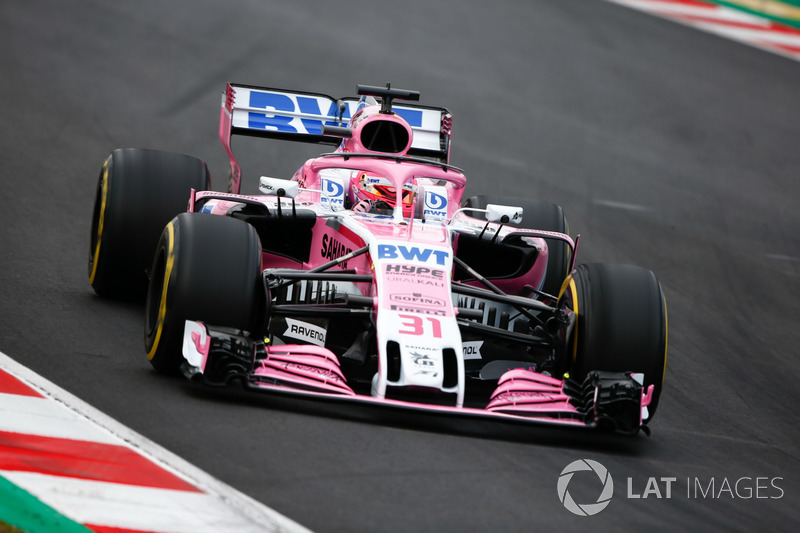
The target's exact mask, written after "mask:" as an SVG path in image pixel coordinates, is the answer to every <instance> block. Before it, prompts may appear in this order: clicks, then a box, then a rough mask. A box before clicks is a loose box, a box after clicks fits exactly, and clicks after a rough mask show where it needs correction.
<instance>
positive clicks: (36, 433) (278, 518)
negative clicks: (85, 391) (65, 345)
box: [0, 352, 307, 533]
mask: <svg viewBox="0 0 800 533" xmlns="http://www.w3.org/2000/svg"><path fill="white" fill-rule="evenodd" d="M35 531H63V532H89V531H94V532H95V533H137V532H145V531H146V532H161V531H165V532H166V531H169V532H174V533H180V532H186V533H201V532H219V531H236V532H242V533H247V532H253V533H255V532H265V531H276V532H278V531H281V532H304V531H307V530H306V529H305V528H303V527H302V526H300V525H298V524H296V523H294V522H292V521H291V520H289V519H288V518H286V517H284V516H282V515H280V514H278V513H277V512H275V511H273V510H271V509H269V508H268V507H265V506H264V505H262V504H260V503H258V502H256V501H255V500H252V499H251V498H249V497H248V496H245V495H244V494H242V493H240V492H238V491H236V490H235V489H233V488H231V487H229V486H227V485H225V484H223V483H221V482H220V481H218V480H216V479H214V478H212V477H211V476H209V475H208V474H206V473H204V472H202V471H200V470H198V469H197V468H195V467H194V466H192V465H190V464H189V463H187V462H185V461H184V460H183V459H181V458H179V457H177V456H175V455H173V454H172V453H170V452H168V451H167V450H165V449H163V448H161V447H159V446H158V445H156V444H155V443H153V442H151V441H149V440H147V439H145V438H144V437H143V436H141V435H139V434H137V433H135V432H133V431H132V430H130V429H128V428H126V427H125V426H122V425H121V424H120V423H118V422H116V421H115V420H113V419H111V418H109V417H108V416H106V415H104V414H103V413H101V412H99V411H97V410H96V409H94V408H92V407H91V406H89V405H87V404H86V403H84V402H82V401H81V400H79V399H78V398H76V397H75V396H73V395H72V394H70V393H68V392H66V391H65V390H63V389H61V388H59V387H58V386H56V385H54V384H53V383H51V382H49V381H47V380H46V379H44V378H43V377H41V376H39V375H37V374H35V373H34V372H33V371H31V370H29V369H28V368H26V367H24V366H22V365H20V364H18V363H16V362H15V361H14V360H12V359H11V358H9V357H8V356H6V355H5V354H3V353H2V352H0V532H3V533H6V532H13V533H17V532H35Z"/></svg>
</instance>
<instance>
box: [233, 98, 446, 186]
mask: <svg viewBox="0 0 800 533" xmlns="http://www.w3.org/2000/svg"><path fill="white" fill-rule="evenodd" d="M358 103H359V99H358V98H353V97H348V98H339V99H335V98H332V97H330V96H328V95H325V94H318V93H308V92H302V91H287V90H284V89H271V88H268V87H256V86H250V85H236V84H230V83H229V84H228V85H227V86H226V88H225V92H224V93H223V95H222V108H221V110H220V124H219V137H220V140H221V141H222V145H223V146H224V147H225V151H226V152H227V153H228V158H229V159H230V163H231V175H230V180H229V183H228V191H229V192H233V193H238V192H239V188H240V183H241V170H240V168H239V164H238V163H237V161H236V158H235V157H234V155H233V152H232V151H231V137H232V136H233V135H248V136H254V137H265V138H271V139H284V140H289V141H300V142H310V143H318V144H329V145H332V146H338V145H339V144H340V143H341V142H342V139H341V137H334V136H332V135H324V134H323V133H322V126H323V124H324V125H326V126H347V124H348V122H349V121H350V117H351V116H352V115H353V113H355V112H356V108H357V107H358ZM392 111H394V112H395V113H397V114H398V115H400V116H401V117H403V119H405V121H406V122H408V124H409V125H410V126H411V129H412V131H413V132H414V137H413V142H412V144H411V148H410V150H409V151H408V155H409V156H412V157H422V158H426V159H431V160H433V161H436V162H439V163H448V162H449V159H450V126H451V121H452V115H451V114H450V112H449V111H448V110H447V109H445V108H441V107H428V106H422V105H418V104H409V103H405V102H404V103H402V104H394V105H393V106H392Z"/></svg>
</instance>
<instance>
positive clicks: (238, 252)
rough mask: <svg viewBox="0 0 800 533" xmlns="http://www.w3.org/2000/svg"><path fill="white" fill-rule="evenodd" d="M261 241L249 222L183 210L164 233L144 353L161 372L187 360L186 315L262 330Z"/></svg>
mask: <svg viewBox="0 0 800 533" xmlns="http://www.w3.org/2000/svg"><path fill="white" fill-rule="evenodd" d="M262 294H263V287H262V283H261V242H260V241H259V238H258V234H257V233H256V230H255V229H254V228H253V227H252V226H251V225H250V224H248V223H246V222H243V221H241V220H235V219H232V218H227V217H223V216H218V215H207V214H198V213H183V214H180V215H178V216H177V217H175V218H174V219H173V220H172V221H171V222H169V223H168V224H167V226H166V227H165V228H164V231H163V232H162V234H161V239H160V240H159V242H158V246H157V248H156V255H155V258H154V260H153V269H152V275H151V278H150V284H149V285H148V288H147V304H146V308H145V309H146V311H145V331H144V333H145V352H146V354H147V358H148V359H149V360H150V363H151V364H152V365H153V368H155V369H156V370H157V371H159V372H162V373H165V374H173V373H176V372H177V371H178V369H179V368H180V365H181V363H182V362H183V356H182V342H183V329H184V324H185V321H186V320H198V321H201V322H205V323H207V324H209V325H214V326H222V327H230V328H235V329H239V330H245V331H248V332H254V331H256V330H258V329H259V328H260V327H261V325H262V323H263V320H261V319H260V318H259V317H260V315H262V314H263V312H262V311H261V310H262V309H263V300H264V298H263V295H262Z"/></svg>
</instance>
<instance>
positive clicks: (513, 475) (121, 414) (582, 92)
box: [0, 0, 800, 531]
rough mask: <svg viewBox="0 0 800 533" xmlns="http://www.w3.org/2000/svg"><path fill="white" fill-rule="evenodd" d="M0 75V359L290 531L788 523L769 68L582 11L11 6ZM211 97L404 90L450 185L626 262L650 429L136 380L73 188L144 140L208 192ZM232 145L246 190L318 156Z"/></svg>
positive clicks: (218, 175)
mask: <svg viewBox="0 0 800 533" xmlns="http://www.w3.org/2000/svg"><path fill="white" fill-rule="evenodd" d="M0 65H1V66H2V76H0V99H2V102H3V105H2V107H0V117H2V118H1V122H0V124H2V125H1V126H0V146H2V150H1V151H0V154H2V155H0V161H1V162H2V167H0V168H2V174H1V175H0V179H1V180H2V209H0V249H1V250H2V255H0V350H2V351H3V352H5V353H7V354H9V355H11V356H12V357H14V358H15V359H16V360H18V361H19V362H21V363H22V364H24V365H26V366H28V367H30V368H31V369H33V370H34V371H36V372H38V373H40V374H41V375H43V376H44V377H46V378H47V379H50V380H52V381H54V382H55V383H57V384H58V385H60V386H62V387H63V388H65V389H67V390H68V391H70V392H72V393H73V394H75V395H77V396H79V397H80V398H82V399H83V400H85V401H87V402H89V403H90V404H92V405H94V406H95V407H97V408H98V409H100V410H102V411H104V412H106V413H107V414H109V415H110V416H112V417H114V418H116V419H117V420H119V421H120V422H122V423H124V424H126V425H128V426H129V427H131V428H132V429H134V430H135V431H137V432H140V433H142V434H143V435H145V436H146V437H148V438H150V439H152V440H154V441H156V442H157V443H159V444H161V445H162V446H164V447H166V448H168V449H170V450H171V451H173V452H175V453H177V454H179V455H181V456H183V457H184V458H185V459H187V460H188V461H190V462H191V463H193V464H195V465H197V466H199V467H200V468H202V469H204V470H206V471H207V472H209V473H210V474H212V475H213V476H215V477H217V478H219V479H220V480H222V481H224V482H226V483H228V484H231V485H233V486H235V487H236V488H238V489H240V490H241V491H243V492H245V493H247V494H249V495H251V496H252V497H254V498H256V499H258V500H259V501H261V502H263V503H265V504H266V505H269V506H270V507H273V508H274V509H276V510H278V511H279V512H281V513H283V514H285V515H287V516H288V517H290V518H292V519H294V520H296V521H299V522H300V523H302V524H304V525H305V526H307V527H309V528H311V529H314V530H318V531H345V530H346V531H486V530H498V531H514V530H516V531H521V530H534V529H544V528H547V529H551V530H555V531H570V530H600V531H602V530H611V529H612V528H613V529H621V528H624V529H630V530H634V529H640V528H642V527H648V528H650V529H652V530H674V529H682V530H697V529H700V528H702V529H704V530H729V531H730V530H741V531H752V530H755V529H758V530H775V531H777V530H787V531H794V530H796V527H797V525H798V524H799V523H800V511H799V510H798V509H799V508H800V505H798V504H800V479H799V476H800V467H799V465H798V458H797V456H798V442H800V430H798V411H797V400H798V383H799V382H800V361H799V360H798V354H799V353H800V352H799V351H798V346H800V333H799V331H800V328H798V326H797V322H798V319H800V308H799V307H798V301H800V239H798V235H799V234H800V213H798V209H797V202H798V200H799V199H800V179H798V178H800V172H799V171H800V149H799V148H800V147H799V146H798V140H799V139H800V98H798V88H800V64H798V63H797V62H793V61H790V60H788V59H785V58H782V57H778V56H773V55H770V54H768V53H765V52H762V51H759V50H756V49H752V48H748V47H746V46H743V45H740V44H736V43H733V42H729V41H725V40H723V39H720V38H718V37H715V36H711V35H707V34H704V33H700V32H697V31H695V30H692V29H689V28H686V27H683V26H680V25H677V24H674V23H671V22H669V21H665V20H660V19H657V18H653V17H650V16H648V15H646V14H642V13H638V12H634V11H629V10H627V9H624V8H621V7H619V6H617V5H613V4H609V3H606V2H603V1H599V0H598V1H595V0H565V1H561V2H552V1H548V0H525V1H519V0H497V1H494V2H480V1H476V0H470V1H459V2H455V1H453V2H429V1H417V0H408V1H405V2H403V3H402V5H400V4H398V5H397V6H396V7H394V8H392V7H390V6H389V5H373V3H370V2H350V1H344V2H320V1H314V2H312V1H303V0H300V1H296V2H291V3H289V2H269V1H256V0H251V1H246V0H233V1H225V2H212V1H200V0H196V1H191V2H189V1H183V2H180V1H173V2H153V1H137V2H100V1H84V2H59V1H55V0H53V1H38V0H31V1H26V2H10V1H8V2H3V3H0ZM227 81H236V82H240V83H249V84H263V85H269V86H275V87H285V88H294V89H303V90H309V91H319V92H325V93H328V94H331V95H334V96H345V95H350V94H352V93H353V91H354V88H355V85H356V84H357V83H368V84H375V85H378V84H383V83H385V82H387V81H391V82H392V84H393V86H395V87H403V88H411V89H418V90H420V91H421V92H422V95H423V96H422V102H423V103H428V104H431V105H444V106H447V107H449V108H450V110H451V111H452V112H453V113H454V115H455V120H454V136H453V139H454V147H453V155H452V162H453V163H454V164H456V165H457V166H460V167H462V168H464V169H466V172H467V175H468V177H469V178H470V179H471V181H470V188H469V191H470V192H471V193H475V194H480V193H486V192H489V191H493V192H497V193H500V194H515V195H523V196H531V197H541V198H545V199H549V200H552V201H555V202H557V203H560V204H561V205H563V206H564V208H565V210H566V212H567V215H568V218H569V220H570V226H571V231H572V233H573V234H577V233H580V234H581V245H580V260H581V261H582V262H594V261H609V262H621V263H634V264H639V265H642V266H645V267H648V268H651V269H653V270H654V271H655V272H656V273H657V275H658V276H659V278H660V280H661V283H662V284H663V287H664V290H665V294H666V297H667V301H668V306H669V313H670V314H669V333H670V339H669V340H670V351H669V359H668V368H667V376H666V384H665V387H664V393H663V396H662V399H661V404H660V408H659V412H658V414H657V416H656V418H655V420H654V422H653V424H652V429H653V435H652V437H650V438H647V437H644V436H642V437H639V438H636V439H633V440H630V439H628V440H626V439H622V440H619V439H599V438H595V437H593V436H591V435H586V434H584V433H580V434H576V433H575V432H561V431H519V430H518V429H515V428H505V427H499V428H498V427H489V428H483V427H479V428H470V429H469V430H468V431H462V432H458V431H453V430H452V428H450V429H448V428H447V427H446V426H445V425H444V424H441V423H439V422H438V421H427V422H426V423H424V424H420V425H413V424H412V425H409V424H407V423H401V422H398V421H395V420H389V419H387V418H385V417H381V416H380V415H379V414H376V413H349V412H346V411H345V412H341V413H340V411H341V410H340V409H335V410H334V409H329V408H325V407H320V406H315V405H304V406H302V407H300V408H292V406H291V403H287V402H274V401H267V400H255V401H250V400H248V399H247V398H242V397H240V395H227V394H218V393H212V394H206V393H205V391H202V390H200V391H198V390H195V389H193V388H191V387H188V386H187V385H185V384H184V383H183V382H182V381H181V380H180V379H178V378H176V379H169V378H165V377H162V376H159V375H157V374H156V373H155V372H154V371H152V370H151V369H150V366H149V364H148V363H147V361H146V359H145V357H144V354H143V339H142V338H143V333H142V321H143V310H142V306H141V305H139V304H132V303H127V304H126V303H117V302H112V301H106V300H102V299H100V298H98V297H96V296H95V295H94V294H93V292H92V290H91V288H90V286H89V284H88V281H87V275H86V257H87V248H88V238H89V226H90V215H91V209H92V202H93V196H94V189H95V184H96V179H97V173H98V170H99V166H100V163H101V161H102V159H103V158H104V157H105V156H106V154H107V153H108V152H109V151H110V150H112V149H113V148H116V147H128V146H130V147H152V148H160V149H164V150H171V151H178V152H184V153H190V154H193V155H197V156H199V157H202V158H204V159H205V160H206V161H207V162H208V164H209V167H210V169H211V172H212V179H215V180H216V181H215V186H216V187H217V188H220V189H222V188H224V186H225V184H224V180H225V176H226V173H227V168H226V159H225V156H224V153H223V150H222V148H221V146H220V144H219V141H218V139H217V124H218V106H219V99H220V92H221V90H222V88H223V87H224V83H225V82H227ZM238 146H239V148H240V149H241V150H242V152H243V153H246V154H247V156H248V157H252V159H253V160H254V161H253V163H248V162H247V161H246V160H245V161H243V163H244V165H245V167H244V170H245V182H248V181H249V183H250V186H251V189H250V190H254V187H252V184H253V183H254V181H255V179H256V178H257V176H258V175H260V174H268V175H273V176H281V177H288V176H289V175H291V173H292V172H293V170H294V169H295V168H296V167H297V166H299V164H300V163H301V162H302V161H303V160H304V158H305V157H306V156H308V155H312V154H313V152H314V151H316V150H317V148H316V147H314V148H312V150H311V152H309V150H308V147H307V146H303V147H293V146H288V145H286V144H280V143H274V142H261V143H257V144H253V145H252V146H251V145H250V144H249V142H242V143H240V144H239V145H238ZM144 208H146V207H145V206H143V209H144ZM338 414H341V416H336V415H338ZM581 458H589V459H593V460H596V461H598V462H600V463H601V464H603V465H604V466H605V467H607V468H608V470H609V472H610V473H611V475H612V476H613V479H614V482H615V490H614V497H613V499H612V501H611V503H610V504H609V506H608V507H607V508H606V509H605V510H604V511H602V512H601V513H600V514H597V515H595V516H592V517H578V516H574V515H572V514H571V513H569V512H568V511H567V510H565V508H564V507H563V506H562V505H561V504H560V502H559V499H558V495H557V492H556V482H557V479H558V477H559V474H560V473H561V471H562V469H564V467H565V466H566V465H567V464H569V463H571V462H572V461H575V460H578V459H581ZM586 475H587V474H584V475H583V476H584V477H577V476H578V475H577V474H576V478H575V479H574V480H573V482H572V483H571V484H570V485H569V489H570V493H571V495H572V496H573V497H574V498H575V500H576V501H579V503H591V501H593V500H594V499H596V497H597V495H598V494H599V490H600V489H599V482H598V480H597V479H596V478H594V479H592V478H591V477H586ZM662 477H665V478H669V477H674V478H676V481H675V482H673V484H672V486H671V489H672V490H671V498H666V485H667V482H662V481H661V480H660V478H662ZM650 478H656V480H655V481H652V482H651V481H650ZM742 478H750V481H748V480H747V479H745V480H744V481H740V483H739V485H738V487H736V488H737V489H738V491H734V490H733V489H734V485H735V482H736V481H738V480H740V479H742ZM756 478H762V479H756ZM763 478H766V481H764V479H763ZM628 479H630V482H628ZM697 481H699V482H700V485H701V492H702V491H705V492H706V495H705V496H703V495H702V494H696V491H695V493H694V494H693V493H692V490H689V491H688V493H689V494H687V486H686V484H687V482H689V483H690V485H691V488H695V487H696V482H697ZM712 481H713V483H715V486H714V488H713V489H712V490H711V491H709V490H708V486H709V484H710V483H711V482H712ZM656 482H657V485H656ZM726 482H727V484H728V485H729V487H728V490H727V491H726V490H724V487H725V483H726ZM629 483H630V484H629ZM648 483H650V484H651V485H650V490H649V491H647V490H646V489H647V488H648ZM628 486H630V489H629V488H628ZM759 486H760V487H761V488H758V487H759ZM654 487H656V488H655V489H654ZM748 487H749V488H750V489H751V491H750V496H751V497H750V498H747V497H746V496H747V495H748V491H747V490H746V489H747V488H748ZM654 490H658V492H659V493H660V495H661V496H662V498H657V497H656V496H657V494H656V493H655V492H654ZM628 492H630V493H631V494H633V495H644V493H647V496H648V497H647V498H629V497H628ZM709 492H711V494H708V493H709ZM687 496H691V497H687ZM695 496H697V497H695ZM712 496H714V497H712ZM756 496H759V497H756ZM143 512H146V511H143Z"/></svg>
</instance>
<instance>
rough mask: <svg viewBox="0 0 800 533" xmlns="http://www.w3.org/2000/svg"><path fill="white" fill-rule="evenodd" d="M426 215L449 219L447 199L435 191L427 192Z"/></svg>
mask: <svg viewBox="0 0 800 533" xmlns="http://www.w3.org/2000/svg"><path fill="white" fill-rule="evenodd" d="M425 215H429V216H432V217H447V197H446V196H443V195H441V194H438V193H435V192H433V191H425Z"/></svg>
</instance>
